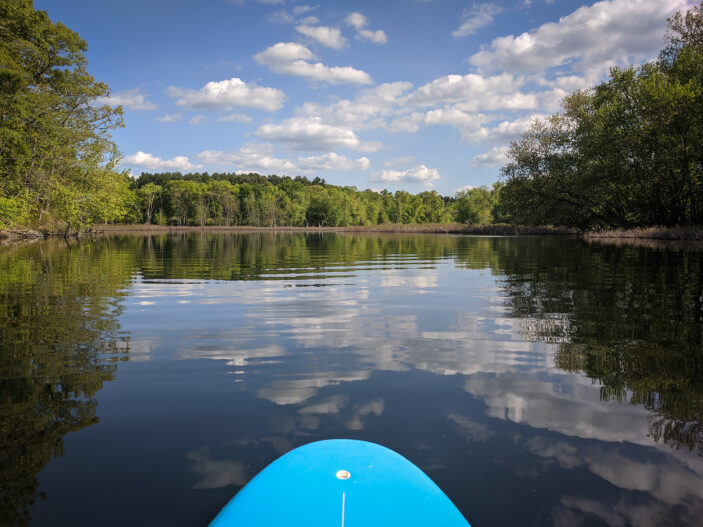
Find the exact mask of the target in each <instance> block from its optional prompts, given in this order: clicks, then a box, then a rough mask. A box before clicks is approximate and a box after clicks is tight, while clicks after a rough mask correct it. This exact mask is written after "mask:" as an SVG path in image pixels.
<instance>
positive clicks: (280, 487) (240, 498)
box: [210, 439, 469, 527]
mask: <svg viewBox="0 0 703 527" xmlns="http://www.w3.org/2000/svg"><path fill="white" fill-rule="evenodd" d="M393 525H402V526H404V527H415V526H418V527H419V526H423V527H427V526H428V525H442V526H444V527H468V526H469V524H468V522H467V521H466V520H465V519H464V517H463V516H462V515H461V513H460V512H459V510H458V509H457V508H456V507H455V506H454V504H453V503H452V502H451V500H450V499H449V498H448V497H447V496H446V495H445V494H444V493H443V492H442V491H441V490H440V488H439V487H438V486H437V485H435V484H434V483H433V482H432V480H431V479H430V478H429V477H427V475H425V473H424V472H422V470H420V469H419V468H417V467H416V466H415V465H413V464H412V463H411V462H410V461H408V460H407V459H405V458H404V457H403V456H401V455H400V454H398V453H396V452H394V451H392V450H390V449H388V448H385V447H382V446H380V445H377V444H375V443H369V442H366V441H356V440H351V439H330V440H326V441H318V442H315V443H310V444H308V445H304V446H301V447H299V448H296V449H295V450H292V451H290V452H288V453H287V454H285V455H284V456H281V457H280V458H278V459H277V460H276V461H274V462H273V463H271V464H270V465H269V466H268V467H266V468H265V469H264V470H262V471H261V472H260V473H259V474H258V475H257V476H256V477H255V478H254V479H252V480H251V481H249V483H247V484H246V485H245V486H244V487H243V488H242V489H241V490H240V491H239V492H238V493H237V494H236V495H235V497H234V498H232V500H231V501H230V502H229V503H228V504H227V505H226V506H225V507H224V508H223V509H222V511H221V512H220V513H219V514H218V515H217V517H216V518H215V519H214V520H213V521H212V523H211V524H210V526H211V527H230V526H237V527H250V526H252V527H257V526H262V527H263V526H267V527H274V526H275V527H278V526H286V527H296V526H301V527H302V526H305V527H317V526H319V527H334V526H341V527H345V526H346V527H357V526H358V527H361V526H363V527H381V526H383V527H389V526H393Z"/></svg>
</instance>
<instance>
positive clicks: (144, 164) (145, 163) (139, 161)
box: [122, 150, 202, 171]
mask: <svg viewBox="0 0 703 527" xmlns="http://www.w3.org/2000/svg"><path fill="white" fill-rule="evenodd" d="M122 164H123V165H127V166H133V167H141V168H146V169H148V170H177V171H188V170H194V169H196V168H201V166H202V165H194V164H193V163H191V162H190V160H189V159H188V158H187V157H186V156H176V157H174V158H171V159H162V158H160V157H157V156H155V155H153V154H149V153H147V152H142V151H141V150H140V151H139V152H137V153H136V154H133V155H131V156H127V157H125V158H124V159H123V160H122Z"/></svg>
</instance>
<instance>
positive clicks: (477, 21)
mask: <svg viewBox="0 0 703 527" xmlns="http://www.w3.org/2000/svg"><path fill="white" fill-rule="evenodd" d="M502 12H503V8H502V7H500V6H497V5H496V4H494V3H489V4H479V5H476V4H474V6H473V7H472V8H471V9H465V10H464V13H463V15H462V23H461V26H459V28H458V29H456V30H454V31H452V36H453V37H454V38H461V37H465V36H467V35H473V34H474V33H476V31H478V30H479V29H480V28H482V27H483V26H487V25H489V24H492V23H493V17H494V16H495V15H497V14H500V13H502Z"/></svg>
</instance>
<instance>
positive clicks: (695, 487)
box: [0, 233, 703, 526]
mask: <svg viewBox="0 0 703 527" xmlns="http://www.w3.org/2000/svg"><path fill="white" fill-rule="evenodd" d="M340 437H345V438H357V439H364V440H368V441H374V442H377V443H380V444H382V445H385V446H387V447H389V448H392V449H394V450H396V451H397V452H399V453H401V454H402V455H404V456H405V457H407V458H408V459H410V460H411V461H412V462H413V463H415V464H416V465H418V466H419V467H420V468H422V469H423V470H424V471H425V472H426V473H427V474H428V475H429V476H430V477H431V478H432V479H433V480H434V481H435V482H436V483H437V484H438V485H439V486H440V487H441V488H442V489H443V490H444V491H445V493H446V494H447V495H448V496H449V497H450V498H451V499H452V501H453V502H454V503H455V504H456V505H457V507H458V508H459V509H460V510H461V512H462V513H463V514H464V515H465V516H466V518H467V519H468V520H469V521H470V522H471V524H472V525H474V526H481V525H509V524H520V525H564V526H567V525H576V524H580V523H582V524H584V525H630V524H633V525H695V524H697V522H699V521H700V518H701V517H703V252H701V251H696V250H685V249H677V250H672V249H657V248H645V247H629V246H612V245H603V244H600V243H598V242H590V243H589V242H586V241H584V240H581V239H574V238H568V237H480V236H449V235H375V234H368V235H362V234H307V235H306V234H301V233H277V234H271V233H267V234H263V233H260V234H256V233H254V234H224V233H204V234H203V233H189V234H163V235H156V236H149V235H134V236H131V235H130V236H109V237H108V236H106V237H98V238H94V239H82V240H80V241H73V242H71V243H66V242H64V241H63V240H61V241H57V240H49V241H46V242H40V243H35V244H30V245H25V246H20V247H10V248H1V249H0V452H1V453H0V456H1V465H0V523H1V524H11V525H22V524H27V523H28V524H30V525H69V524H70V525H103V526H105V525H156V524H164V525H165V524H173V525H194V526H195V525H205V524H207V522H208V521H209V520H210V519H212V517H213V516H214V515H215V514H216V513H217V512H218V510H219V509H220V508H221V507H222V506H223V505H224V504H225V503H226V502H227V501H228V500H229V499H230V498H231V497H232V496H233V495H234V494H235V493H236V492H237V491H238V490H239V489H240V488H241V487H242V486H243V485H244V484H245V483H246V482H247V481H248V480H249V479H251V478H252V477H253V476H254V475H256V473H257V472H258V471H260V470H261V469H263V468H264V467H265V466H266V465H267V464H268V463H270V462H271V461H273V460H274V459H276V458H277V457H278V456H280V455H281V454H282V453H285V452H287V451H289V450H290V449H292V448H295V447H296V446H299V445H303V444H306V443H309V442H311V441H315V440H320V439H327V438H340Z"/></svg>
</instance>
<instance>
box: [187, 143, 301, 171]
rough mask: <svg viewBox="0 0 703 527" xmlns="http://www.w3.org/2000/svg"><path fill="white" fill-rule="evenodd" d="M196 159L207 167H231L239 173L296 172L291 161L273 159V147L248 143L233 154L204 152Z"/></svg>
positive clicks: (214, 151) (215, 151)
mask: <svg viewBox="0 0 703 527" xmlns="http://www.w3.org/2000/svg"><path fill="white" fill-rule="evenodd" d="M196 157H197V158H198V160H200V161H201V162H203V163H205V164H207V165H214V166H218V167H233V168H234V170H236V171H239V172H264V173H268V174H273V173H282V174H286V173H292V172H294V171H295V170H296V166H295V165H294V164H293V162H292V161H290V160H288V159H280V158H276V157H274V155H273V146H272V145H265V144H255V143H248V144H246V145H244V146H242V147H241V148H240V149H239V150H237V151H234V152H225V151H221V150H204V151H203V152H200V153H199V154H198V155H197V156H196Z"/></svg>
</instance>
